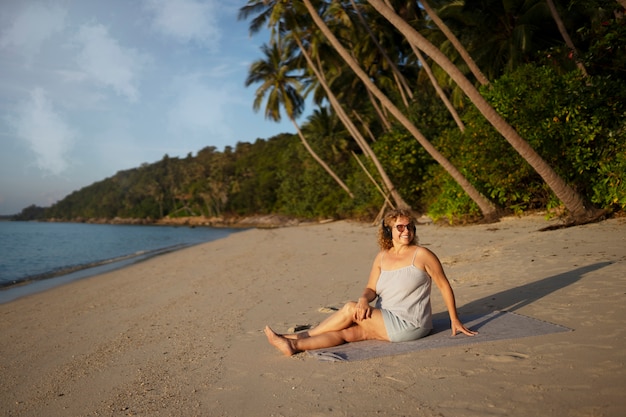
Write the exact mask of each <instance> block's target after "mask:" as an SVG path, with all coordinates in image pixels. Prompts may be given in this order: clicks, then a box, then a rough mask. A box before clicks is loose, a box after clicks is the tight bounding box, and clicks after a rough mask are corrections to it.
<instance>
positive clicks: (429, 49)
mask: <svg viewBox="0 0 626 417" xmlns="http://www.w3.org/2000/svg"><path fill="white" fill-rule="evenodd" d="M623 3H624V2H623V1H619V0H618V1H615V0H611V1H609V0H585V1H583V0H567V1H566V0H525V1H522V0H515V1H507V2H502V1H496V0H465V1H461V2H459V1H454V2H453V1H448V0H429V1H418V2H414V1H411V2H407V1H391V2H383V1H374V0H371V1H356V0H355V1H328V0H327V1H312V0H304V1H289V2H284V1H279V0H276V1H262V0H250V1H249V2H248V4H247V5H246V6H244V7H243V8H242V9H241V11H240V17H241V18H242V19H246V20H249V21H250V31H251V33H256V32H258V30H259V29H260V28H262V27H269V28H270V29H271V38H270V39H268V40H267V43H266V45H265V47H264V48H263V49H262V51H261V55H262V56H261V57H260V58H257V59H255V61H254V62H253V63H252V65H251V66H250V69H249V76H248V79H247V80H245V82H246V84H247V85H249V86H251V88H256V99H255V101H254V103H251V104H250V105H251V106H254V107H255V109H258V110H259V111H263V112H264V113H265V115H266V117H267V118H268V119H269V120H268V123H271V121H272V120H280V119H281V117H288V118H290V119H292V120H293V121H294V123H296V125H297V126H298V134H295V135H290V134H283V135H279V136H276V137H273V138H264V139H257V140H256V141H254V142H253V143H247V142H240V143H238V144H237V145H236V146H235V147H227V148H226V149H224V150H223V151H222V150H217V149H215V148H213V147H211V146H207V147H206V148H204V149H202V150H198V151H197V153H196V154H195V155H194V154H193V153H190V154H189V155H188V156H187V157H186V158H182V159H181V158H170V157H168V156H167V155H165V156H164V157H163V159H162V160H160V161H158V162H155V163H150V164H148V163H146V164H144V165H142V166H141V167H138V168H135V169H132V170H128V171H123V172H118V173H117V174H115V175H114V176H113V177H111V178H107V179H104V180H102V181H100V182H97V183H95V184H92V185H90V186H88V187H85V188H83V189H81V190H78V191H76V192H74V193H72V194H71V195H69V196H67V197H66V198H64V199H63V200H61V201H59V202H58V203H56V204H54V205H53V206H52V207H48V208H38V207H28V208H26V209H24V210H23V212H22V213H21V215H20V216H18V218H20V219H32V218H47V219H51V218H55V219H65V220H76V219H79V218H82V219H89V218H98V219H113V218H115V217H121V218H134V219H152V220H154V219H160V218H163V217H167V216H169V217H177V216H207V217H219V216H227V215H237V216H250V215H258V214H269V213H273V214H282V215H288V216H295V217H301V218H322V217H333V218H361V219H371V218H374V217H375V216H376V215H377V214H378V213H379V211H380V209H381V207H383V204H387V205H388V206H404V207H411V208H412V209H414V210H416V211H417V212H420V213H425V214H429V215H430V216H432V217H433V218H435V219H439V218H445V219H447V220H449V221H453V220H458V219H468V218H472V219H476V218H481V217H483V218H488V219H495V218H497V217H498V216H499V215H501V214H502V213H521V212H524V211H527V210H533V209H542V210H545V209H547V210H551V211H553V212H555V213H566V214H568V215H569V216H570V217H572V218H577V219H583V220H584V219H592V218H594V217H597V216H598V215H599V214H600V213H602V210H606V211H608V212H623V211H624V209H625V208H626V129H625V128H626V83H625V82H624V81H625V79H626V47H625V45H626V18H625V17H624V4H623ZM389 5H391V6H393V7H389ZM455 45H456V46H455ZM468 56H469V58H468ZM464 57H465V58H464ZM242 82H244V80H242ZM307 97H308V98H310V100H308V101H307V100H305V99H306V98H307ZM305 102H307V103H308V102H312V103H314V105H315V106H316V107H315V108H314V109H313V111H312V113H310V116H309V117H308V118H306V120H300V119H301V115H302V114H303V113H304V111H305V109H304V104H305ZM207 143H210V138H207ZM194 152H196V150H194ZM385 202H386V203H385Z"/></svg>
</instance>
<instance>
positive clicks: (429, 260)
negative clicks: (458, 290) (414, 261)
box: [420, 248, 478, 336]
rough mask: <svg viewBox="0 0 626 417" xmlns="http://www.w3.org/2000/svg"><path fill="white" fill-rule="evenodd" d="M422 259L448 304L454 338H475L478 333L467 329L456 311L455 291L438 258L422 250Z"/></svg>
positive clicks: (428, 251) (426, 250)
mask: <svg viewBox="0 0 626 417" xmlns="http://www.w3.org/2000/svg"><path fill="white" fill-rule="evenodd" d="M420 252H421V253H422V254H421V257H422V259H423V262H424V269H425V270H426V272H427V273H428V275H430V277H431V278H432V280H433V281H435V284H436V285H437V288H439V291H440V292H441V296H442V297H443V301H444V302H445V304H446V308H447V309H448V314H449V315H450V326H451V328H452V336H456V334H457V333H459V332H460V333H463V334H466V335H468V336H474V335H475V334H476V333H478V332H474V331H472V330H469V329H467V328H466V327H465V326H464V325H463V323H461V321H460V320H459V316H458V313H457V311H456V300H455V299H454V291H452V286H450V281H448V278H447V277H446V274H445V272H444V271H443V266H442V265H441V262H440V261H439V258H437V255H435V254H434V253H432V252H431V251H430V250H428V249H426V248H421V251H420Z"/></svg>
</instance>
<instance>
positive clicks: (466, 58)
mask: <svg viewBox="0 0 626 417" xmlns="http://www.w3.org/2000/svg"><path fill="white" fill-rule="evenodd" d="M420 3H421V4H422V7H424V10H426V13H428V16H430V18H431V20H432V21H433V22H435V25H437V27H438V28H439V30H441V32H443V34H444V35H446V38H448V40H449V41H450V43H451V44H452V46H454V49H456V50H457V52H458V53H459V55H461V58H463V61H465V63H466V64H467V66H468V67H469V69H470V71H472V74H474V77H476V79H477V80H478V82H479V83H480V84H481V85H489V80H488V79H487V77H485V75H484V74H483V73H482V71H481V70H480V68H478V65H476V62H474V60H473V59H472V57H471V56H470V54H469V52H467V49H465V48H464V47H463V45H462V44H461V42H460V41H459V39H458V38H457V37H456V36H455V35H454V33H452V31H451V30H450V28H448V26H446V24H445V23H443V20H441V19H440V18H439V16H437V13H435V11H434V10H433V9H432V8H431V7H430V5H429V4H428V2H427V1H426V0H420Z"/></svg>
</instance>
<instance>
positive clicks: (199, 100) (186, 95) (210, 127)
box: [168, 75, 233, 141]
mask: <svg viewBox="0 0 626 417" xmlns="http://www.w3.org/2000/svg"><path fill="white" fill-rule="evenodd" d="M201 78H202V77H201V76H200V75H189V76H187V77H185V78H181V79H178V80H177V81H176V82H175V83H174V87H175V91H176V94H177V95H176V97H175V98H174V100H173V102H172V106H171V109H170V111H169V114H168V124H169V130H170V132H171V133H173V134H175V135H176V136H179V137H191V139H200V138H202V140H204V141H207V140H209V139H210V135H215V136H221V137H224V136H228V135H229V134H230V133H231V129H230V128H229V127H228V124H227V122H226V112H227V111H228V110H227V108H228V107H229V106H228V105H229V104H230V103H231V102H232V100H233V95H232V92H230V91H229V90H228V88H227V87H226V86H221V87H220V88H213V87H210V86H209V85H207V84H206V83H204V82H203V80H202V79H201Z"/></svg>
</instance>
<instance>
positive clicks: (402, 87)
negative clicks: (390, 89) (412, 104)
mask: <svg viewBox="0 0 626 417" xmlns="http://www.w3.org/2000/svg"><path fill="white" fill-rule="evenodd" d="M350 3H351V4H352V8H353V9H354V11H355V12H356V14H357V16H358V17H359V21H360V22H361V24H362V25H363V27H364V28H365V30H366V31H367V34H368V35H369V37H370V39H371V40H372V42H374V45H376V49H378V50H379V51H380V53H381V54H382V56H383V58H384V59H385V62H387V64H388V65H389V67H390V68H391V71H392V72H393V76H394V79H395V80H396V83H397V84H398V91H399V92H400V95H401V96H402V101H403V102H404V105H405V106H406V107H409V103H408V101H407V99H406V98H405V92H406V95H408V96H409V98H411V99H412V98H413V92H412V91H411V87H409V83H408V82H407V80H406V78H405V77H404V75H402V73H401V72H400V70H399V69H398V66H397V65H396V64H395V62H393V60H392V59H391V58H390V57H389V54H387V51H385V48H383V47H382V46H381V45H380V42H378V39H376V36H374V34H373V33H372V30H371V29H370V27H369V25H368V24H367V21H366V20H365V17H363V14H362V13H361V11H360V10H359V7H358V6H357V5H356V3H355V2H354V0H350Z"/></svg>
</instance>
